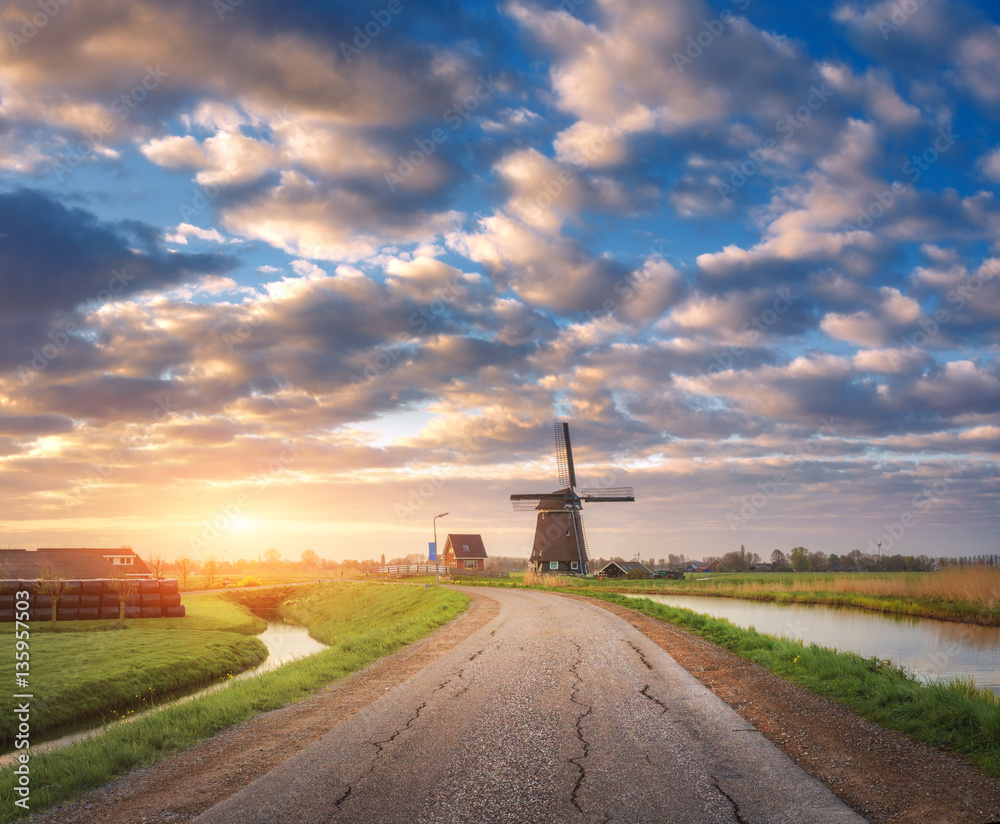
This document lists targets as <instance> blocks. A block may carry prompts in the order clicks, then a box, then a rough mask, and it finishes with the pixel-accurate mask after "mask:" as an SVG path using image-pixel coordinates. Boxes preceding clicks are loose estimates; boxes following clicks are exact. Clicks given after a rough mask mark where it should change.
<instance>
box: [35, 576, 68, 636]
mask: <svg viewBox="0 0 1000 824" xmlns="http://www.w3.org/2000/svg"><path fill="white" fill-rule="evenodd" d="M68 591H69V583H68V582H67V581H66V580H64V579H63V577H62V574H61V573H60V572H59V570H57V569H55V568H53V567H50V568H47V569H43V570H40V571H39V573H38V583H37V584H36V585H35V592H37V593H38V594H39V595H44V596H45V597H46V598H48V599H49V603H50V604H52V629H55V628H56V617H57V616H58V614H59V599H60V598H62V597H63V595H65V594H66V593H67V592H68Z"/></svg>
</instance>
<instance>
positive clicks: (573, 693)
mask: <svg viewBox="0 0 1000 824" xmlns="http://www.w3.org/2000/svg"><path fill="white" fill-rule="evenodd" d="M574 646H575V647H576V654H577V658H576V661H575V662H574V664H573V666H571V667H570V668H569V671H570V673H571V674H572V676H573V678H574V679H575V680H574V682H573V688H572V690H570V694H569V700H570V701H571V702H572V703H574V704H576V705H577V706H578V707H582V708H583V712H581V713H580V714H579V715H578V716H577V717H576V726H575V730H576V738H577V740H578V741H579V742H580V746H582V747H583V755H581V756H578V757H577V758H571V759H570V760H569V763H570V764H572V765H573V766H574V767H576V768H577V769H578V770H579V771H580V774H579V775H578V776H577V777H576V782H575V783H574V784H573V792H572V794H571V795H570V801H571V802H572V803H573V806H574V807H576V808H577V810H579V811H580V812H581V813H583V807H581V806H580V801H579V796H580V788H581V787H582V786H583V781H584V779H585V778H586V777H587V769H586V767H584V765H583V762H584V761H586V760H587V757H588V756H589V755H590V742H589V741H587V739H586V737H585V736H584V734H583V721H584V719H585V718H586V717H587V716H588V715H590V714H591V713H592V712H593V711H594V708H593V707H592V706H591V705H589V704H585V703H584V702H583V701H580V700H578V699H577V693H579V691H580V687H581V686H582V684H583V677H582V676H581V675H580V673H579V671H578V670H579V667H580V664H582V663H583V650H582V649H581V648H580V646H579V644H574Z"/></svg>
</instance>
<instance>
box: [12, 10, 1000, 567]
mask: <svg viewBox="0 0 1000 824" xmlns="http://www.w3.org/2000/svg"><path fill="white" fill-rule="evenodd" d="M998 23H1000V14H998V12H997V10H996V7H995V6H994V5H993V4H990V3H981V4H975V3H968V2H953V1H952V0H893V1H892V2H875V3H860V2H833V3H824V2H819V3H810V4H806V5H801V4H799V5H795V6H791V5H789V4H785V3H770V4H767V3H763V2H759V0H731V2H715V3H707V2H695V0H685V1H684V2H680V0H562V2H558V3H557V2H552V1H551V0H548V1H546V2H530V1H529V0H504V1H502V2H499V3H473V2H455V1H454V0H435V2H433V3H421V2H407V0H376V2H358V0H352V1H351V2H336V1H335V0H323V2H319V1H318V0H317V1H316V2H308V0H289V2H286V3H281V4H274V3H259V2H237V0H169V2H168V0H11V1H10V2H8V3H7V4H6V6H5V7H3V9H2V10H0V296H2V300H0V491H2V500H3V504H2V507H3V508H2V510H0V543H2V544H3V545H5V546H9V547H28V548H32V547H37V546H119V545H121V544H130V545H132V546H133V547H134V548H135V549H136V551H137V552H139V554H140V555H143V556H144V557H145V556H147V555H148V554H160V555H163V556H166V557H167V558H176V557H179V556H181V555H191V556H192V557H195V558H206V557H209V556H210V555H214V556H216V557H222V558H223V559H225V560H233V559H235V558H241V557H242V558H250V557H254V556H256V555H257V554H259V553H262V552H263V551H264V550H265V549H267V548H269V547H274V548H276V549H278V550H279V551H280V552H281V553H282V555H283V556H284V557H286V558H298V557H299V555H300V554H301V552H302V551H303V550H304V549H306V548H311V549H314V550H315V551H317V552H318V553H319V554H320V555H321V556H324V557H327V558H330V559H337V560H339V559H344V558H373V557H378V556H379V555H381V554H382V553H384V554H386V555H387V556H389V557H391V556H397V555H405V554H407V553H410V552H423V551H426V545H427V542H428V541H429V540H431V539H432V535H433V533H432V526H433V519H434V516H435V515H438V514H441V513H445V512H447V513H448V515H447V516H446V517H445V518H442V519H439V520H438V521H437V524H438V528H439V535H441V534H445V533H447V532H449V531H451V532H479V533H482V534H483V536H484V540H485V542H486V546H487V550H488V551H489V552H490V553H492V554H503V555H524V556H527V554H528V552H529V550H530V546H531V540H532V536H533V532H534V515H533V514H532V513H531V512H527V513H525V512H514V511H512V509H511V505H510V501H509V496H510V494H511V493H515V492H519V493H525V492H527V493H531V492H548V491H552V490H554V489H556V488H558V480H557V474H556V466H555V456H554V445H553V422H554V421H556V420H566V421H569V422H570V427H571V434H572V438H573V446H574V452H575V455H576V463H577V475H578V478H579V481H580V484H581V485H582V486H632V487H633V488H634V489H635V498H636V500H635V503H607V504H593V505H590V506H586V507H585V511H584V517H585V522H586V524H587V528H588V535H589V541H590V546H591V550H592V553H593V554H594V555H596V556H605V557H608V556H611V555H620V556H623V557H626V558H632V557H634V556H635V555H636V554H638V555H639V556H640V557H642V558H648V557H654V558H660V557H665V556H666V555H668V554H681V553H683V554H684V555H686V556H687V557H688V558H702V557H705V556H709V555H721V554H723V553H725V552H729V551H732V550H735V549H738V548H739V547H740V545H745V547H746V549H747V551H749V552H757V553H759V554H760V555H761V556H763V557H767V556H769V555H770V553H771V551H772V550H773V549H775V548H780V549H782V550H783V551H785V552H787V551H788V550H790V549H791V548H792V547H794V546H799V545H804V546H806V547H808V548H809V549H810V550H822V551H824V552H828V553H838V554H840V553H845V552H849V551H851V550H852V549H855V548H857V549H861V550H862V551H865V552H869V551H876V545H877V543H878V542H879V541H880V540H881V542H882V551H883V552H884V553H889V554H895V553H899V554H903V555H920V554H927V555H933V556H955V555H977V554H984V553H990V554H991V553H996V552H997V550H998V540H997V536H998V534H1000V515H998V512H1000V506H998V503H1000V501H998V493H1000V481H998V472H997V468H998V467H997V456H998V447H1000V360H998V343H1000V203H998V202H997V188H998V185H1000V128H998V125H997V124H998V116H1000V25H998ZM442 540H443V539H442Z"/></svg>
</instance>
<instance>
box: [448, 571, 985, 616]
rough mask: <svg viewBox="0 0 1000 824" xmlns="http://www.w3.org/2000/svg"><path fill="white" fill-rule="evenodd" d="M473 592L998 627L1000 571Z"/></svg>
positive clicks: (551, 579) (580, 581) (698, 579)
mask: <svg viewBox="0 0 1000 824" xmlns="http://www.w3.org/2000/svg"><path fill="white" fill-rule="evenodd" d="M461 583H463V584H472V585H476V586H501V587H503V586H522V585H527V586H541V587H542V588H546V589H548V588H552V587H553V585H555V587H556V588H558V589H574V590H578V591H580V592H582V593H586V594H592V593H594V594H596V593H601V592H627V593H630V594H635V595H640V594H641V595H714V596H718V597H724V598H742V599H746V600H751V601H773V602H775V603H779V604H795V603H798V604H831V605H835V606H847V607H855V608H858V609H867V610H871V611H874V612H885V613H890V614H896V615H915V616H919V617H922V618H938V619H941V620H945V621H962V622H966V623H970V624H985V625H987V626H1000V569H995V568H993V567H970V568H966V569H949V570H944V571H943V572H852V573H843V572H788V573H783V572H761V573H738V572H737V573H726V572H722V573H711V574H690V573H689V574H688V575H687V576H685V578H684V580H679V581H667V580H658V579H657V580H652V581H650V580H645V581H644V580H635V581H629V580H604V581H599V580H597V579H595V578H571V577H563V576H558V577H556V576H549V575H535V574H533V573H531V572H528V573H512V575H511V577H510V578H509V579H507V578H504V579H480V580H476V579H472V578H466V579H463V580H462V581H461Z"/></svg>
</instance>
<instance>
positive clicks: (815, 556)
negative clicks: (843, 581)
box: [809, 549, 826, 572]
mask: <svg viewBox="0 0 1000 824" xmlns="http://www.w3.org/2000/svg"><path fill="white" fill-rule="evenodd" d="M809 568H810V569H811V570H812V571H813V572H822V571H823V570H824V569H826V553H825V552H821V551H820V550H818V549H817V550H815V551H813V552H810V553H809Z"/></svg>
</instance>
